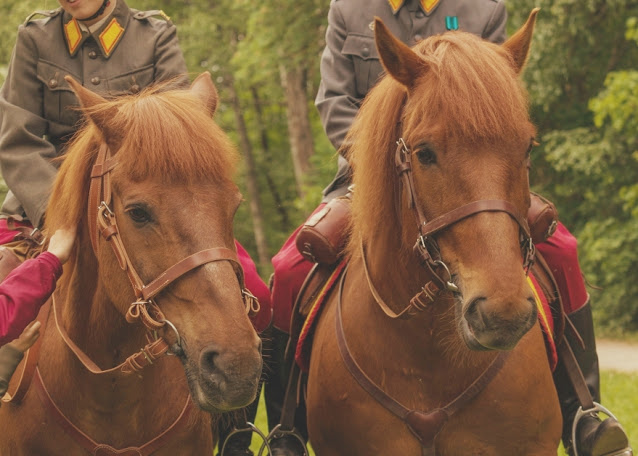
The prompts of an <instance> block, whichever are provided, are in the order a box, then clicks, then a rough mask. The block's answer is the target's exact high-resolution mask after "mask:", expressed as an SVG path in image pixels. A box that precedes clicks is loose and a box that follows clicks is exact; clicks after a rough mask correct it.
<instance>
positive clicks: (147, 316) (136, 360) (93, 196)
mask: <svg viewBox="0 0 638 456" xmlns="http://www.w3.org/2000/svg"><path fill="white" fill-rule="evenodd" d="M115 166H117V162H116V161H115V159H114V158H113V157H112V156H111V153H110V150H109V147H108V146H107V144H106V143H104V142H103V143H102V144H101V145H100V148H99V150H98V154H97V158H96V161H95V164H94V165H93V168H92V170H91V183H90V187H89V202H88V216H89V232H90V237H91V245H92V246H93V251H94V253H95V254H96V256H97V254H98V249H99V246H98V238H99V236H102V237H103V238H104V239H105V240H106V241H108V243H109V244H110V245H111V248H112V249H113V252H114V253H115V256H116V258H117V260H118V263H119V265H120V267H121V268H122V270H124V271H125V272H126V274H127V276H128V278H129V281H130V282H131V285H132V287H133V292H134V293H135V298H136V300H135V301H134V302H133V303H131V305H130V306H129V309H128V311H127V313H126V320H127V321H128V322H129V323H135V322H137V321H141V322H142V323H143V324H144V326H145V327H146V328H147V330H148V332H149V335H148V339H149V343H148V344H147V345H146V346H145V347H144V348H142V349H141V351H140V352H139V353H137V354H134V355H132V356H131V357H129V358H128V359H127V360H125V361H124V362H123V363H122V364H120V365H119V366H116V367H113V368H110V369H107V370H101V369H99V368H98V367H97V366H96V365H95V363H93V362H92V361H91V360H90V359H89V358H88V356H86V354H84V353H83V352H82V351H81V350H80V349H79V348H78V347H77V345H75V344H74V343H73V341H72V340H71V338H70V337H69V336H68V334H67V333H66V331H65V330H64V328H63V327H62V325H60V324H57V327H58V332H59V333H60V335H61V336H62V338H63V339H64V341H65V343H66V345H67V346H68V347H69V348H70V349H71V351H73V353H74V354H75V355H76V357H77V358H78V359H79V360H80V361H81V362H82V364H83V365H84V366H85V367H86V368H87V369H88V370H89V371H90V372H92V373H94V374H102V373H107V372H109V373H113V372H114V371H120V372H121V373H124V374H129V373H131V372H135V371H138V370H140V369H142V368H144V367H145V366H146V365H148V364H152V363H153V361H155V359H157V358H158V357H160V356H162V355H165V354H168V353H169V344H168V342H166V340H165V339H164V338H163V337H158V336H157V331H158V330H159V329H161V328H163V327H164V326H166V325H168V326H169V327H170V328H171V329H172V330H173V331H174V332H175V335H176V338H177V339H176V349H180V343H181V339H180V336H179V332H178V331H177V328H176V327H175V325H173V324H172V323H171V322H170V321H169V320H167V319H166V318H165V316H164V314H163V313H162V311H161V309H160V308H159V307H158V305H157V304H156V303H155V300H154V298H155V297H156V296H157V295H158V294H159V293H160V292H161V291H162V290H163V289H164V288H166V287H167V286H168V285H170V284H171V283H173V282H175V281H176V280H177V279H179V278H180V277H182V276H183V275H184V274H186V273H187V272H189V271H192V270H193V269H195V268H197V267H199V266H201V265H203V264H207V263H211V262H215V261H229V262H230V263H231V264H232V265H233V269H234V270H235V273H236V274H237V279H238V280H239V285H240V287H241V293H242V298H243V300H244V304H245V306H246V311H247V312H248V313H249V314H254V313H256V312H258V311H259V302H258V301H257V298H256V297H255V296H254V295H253V294H252V293H250V291H248V289H246V287H245V285H244V274H243V269H242V267H241V264H240V263H239V260H238V258H237V254H236V253H235V251H234V250H231V249H229V248H226V247H214V248H210V249H205V250H201V251H199V252H196V253H194V254H192V255H190V256H188V257H186V258H184V259H182V260H180V261H178V262H177V263H176V264H174V265H173V266H171V267H170V268H168V269H167V270H165V271H164V272H162V273H161V274H160V275H158V276H157V277H156V278H155V279H154V280H152V281H151V282H149V283H148V284H145V283H144V282H143V281H142V279H141V278H140V276H139V274H138V273H137V271H136V270H135V267H134V266H133V264H132V262H131V260H130V258H129V255H128V254H127V252H126V248H125V247H124V244H123V242H122V239H121V237H120V232H119V229H118V226H117V221H116V218H115V213H114V212H113V211H112V210H111V208H110V207H109V205H110V204H111V198H112V192H111V175H110V173H111V171H112V170H113V169H114V168H115ZM53 305H54V312H55V300H54V304H53ZM56 323H57V318H56Z"/></svg>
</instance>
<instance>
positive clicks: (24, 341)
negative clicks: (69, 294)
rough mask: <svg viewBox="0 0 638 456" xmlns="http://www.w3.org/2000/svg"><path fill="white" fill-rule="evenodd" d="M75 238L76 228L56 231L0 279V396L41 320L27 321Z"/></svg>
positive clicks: (45, 295) (59, 271)
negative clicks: (41, 247)
mask: <svg viewBox="0 0 638 456" xmlns="http://www.w3.org/2000/svg"><path fill="white" fill-rule="evenodd" d="M74 241H75V229H70V230H58V231H56V232H55V233H54V234H53V236H51V241H50V242H49V247H48V249H47V251H46V252H44V253H42V254H40V255H39V256H37V257H36V258H33V259H30V260H27V261H25V262H24V263H22V264H21V265H20V266H18V267H17V268H16V269H14V270H13V271H11V273H10V274H9V275H8V276H7V277H6V279H4V280H3V281H2V283H0V397H2V396H4V393H6V391H7V388H8V386H9V380H11V376H12V375H13V373H14V372H15V370H16V367H17V366H18V364H19V363H20V361H21V360H22V357H23V354H24V352H25V351H26V350H27V349H28V348H29V347H31V345H33V344H34V343H35V341H36V339H37V338H38V336H39V334H40V322H35V323H33V324H29V322H31V321H33V320H34V319H35V317H36V315H37V314H38V310H39V309H40V307H41V306H42V304H44V303H45V302H46V300H47V299H48V298H49V296H51V293H53V290H54V289H55V284H56V281H57V279H59V278H60V276H61V275H62V265H63V264H64V263H66V261H67V260H68V259H69V254H70V253H71V248H72V247H73V242H74ZM16 337H17V339H16Z"/></svg>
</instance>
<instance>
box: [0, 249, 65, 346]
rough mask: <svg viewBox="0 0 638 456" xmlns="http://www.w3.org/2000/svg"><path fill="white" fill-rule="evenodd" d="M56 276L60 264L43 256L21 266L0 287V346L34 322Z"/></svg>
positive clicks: (49, 257)
mask: <svg viewBox="0 0 638 456" xmlns="http://www.w3.org/2000/svg"><path fill="white" fill-rule="evenodd" d="M60 275H62V264H61V263H60V260H58V258H57V257H56V256H55V255H53V254H52V253H49V252H44V253H42V254H41V255H39V256H38V257H37V258H34V259H31V260H27V261H25V262H24V263H22V264H21V265H20V266H18V267H17V268H16V269H14V270H13V271H11V273H10V274H9V275H8V276H7V277H6V278H5V279H4V280H3V281H2V283H0V345H4V344H6V343H7V342H11V341H12V340H13V339H15V338H17V337H18V336H19V335H20V334H21V333H22V331H23V330H24V328H26V327H27V325H28V324H29V323H30V322H32V321H33V320H35V318H36V316H37V315H38V311H39V310H40V307H41V306H42V304H44V303H45V302H46V300H47V299H48V298H49V296H51V293H53V290H55V283H56V281H57V279H58V278H59V277H60Z"/></svg>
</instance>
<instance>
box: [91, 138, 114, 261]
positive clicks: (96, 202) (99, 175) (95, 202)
mask: <svg viewBox="0 0 638 456" xmlns="http://www.w3.org/2000/svg"><path fill="white" fill-rule="evenodd" d="M108 153H109V148H108V146H107V145H106V143H105V142H103V143H102V144H101V145H100V148H99V149H98V153H97V158H96V159H95V164H94V165H93V169H92V170H91V184H90V187H89V207H88V214H89V228H90V229H89V233H90V236H91V245H92V246H93V252H95V254H96V255H97V251H98V250H97V249H98V243H97V239H98V234H99V232H98V229H99V228H98V226H97V225H96V226H95V228H91V224H92V223H94V221H95V220H97V213H98V207H100V204H101V203H102V201H103V198H102V188H103V182H102V181H103V179H104V176H105V175H108V174H109V173H110V171H111V169H112V168H109V167H105V166H104V162H105V160H106V157H107V155H108ZM107 203H108V201H107Z"/></svg>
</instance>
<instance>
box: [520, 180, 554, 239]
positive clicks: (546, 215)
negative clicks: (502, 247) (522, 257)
mask: <svg viewBox="0 0 638 456" xmlns="http://www.w3.org/2000/svg"><path fill="white" fill-rule="evenodd" d="M530 199H531V204H530V207H529V211H528V212H527V224H528V225H529V232H530V235H531V236H532V242H533V243H534V244H540V243H541V242H545V241H546V240H547V239H548V238H549V237H550V236H551V235H552V234H554V231H556V227H557V226H558V210H557V209H556V206H554V203H552V202H551V201H550V200H548V199H547V198H544V197H542V196H541V195H539V194H538V193H534V192H530Z"/></svg>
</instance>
